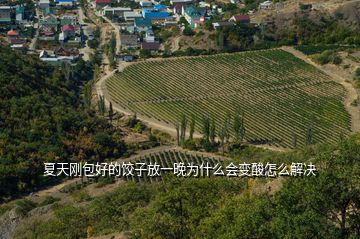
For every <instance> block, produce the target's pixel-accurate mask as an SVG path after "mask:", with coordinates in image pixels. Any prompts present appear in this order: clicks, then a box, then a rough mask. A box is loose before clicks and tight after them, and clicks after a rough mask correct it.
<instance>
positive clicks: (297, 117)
mask: <svg viewBox="0 0 360 239" xmlns="http://www.w3.org/2000/svg"><path fill="white" fill-rule="evenodd" d="M106 85H107V89H108V91H109V94H110V96H111V99H112V101H113V102H115V103H117V104H118V105H119V106H121V107H123V108H125V109H127V110H130V111H132V112H134V113H137V114H138V115H145V116H147V117H150V118H152V119H154V120H155V121H161V122H163V123H166V124H169V125H170V126H173V125H174V124H175V123H176V122H178V121H179V119H180V116H181V115H182V114H185V115H186V116H188V117H190V115H191V114H194V115H195V116H196V122H197V123H196V129H197V131H199V132H201V126H202V125H201V121H202V118H203V116H205V115H206V116H210V117H214V118H215V122H216V124H217V129H219V128H220V126H222V125H223V122H224V120H225V118H226V114H227V112H230V114H233V113H234V112H235V109H236V107H239V108H240V109H241V110H242V111H243V112H244V115H245V128H246V137H245V138H246V140H247V141H249V142H252V143H259V142H267V143H269V144H273V145H278V146H283V147H293V141H294V138H295V137H296V139H297V146H300V145H304V144H305V142H306V132H307V131H308V129H309V128H311V129H312V131H313V138H314V142H315V143H323V142H335V141H337V140H338V139H339V137H340V135H344V134H347V133H349V131H350V117H349V114H348V113H347V111H346V110H345V107H344V105H343V98H344V95H345V90H344V89H343V87H342V86H341V85H339V84H337V83H335V82H333V81H332V80H331V79H330V77H329V76H327V75H326V74H324V73H322V72H320V71H319V70H317V69H316V68H315V67H313V66H311V65H309V64H307V63H305V62H304V61H302V60H300V59H298V58H296V57H294V56H293V55H291V54H290V53H287V52H285V51H282V50H278V49H275V50H265V51H255V52H244V53H236V54H221V55H213V56H201V57H191V58H189V57H187V58H175V59H167V60H162V61H147V62H141V63H138V64H133V65H130V66H129V67H127V68H125V70H124V71H123V72H122V73H118V74H116V75H115V76H113V77H112V78H110V79H108V80H107V82H106Z"/></svg>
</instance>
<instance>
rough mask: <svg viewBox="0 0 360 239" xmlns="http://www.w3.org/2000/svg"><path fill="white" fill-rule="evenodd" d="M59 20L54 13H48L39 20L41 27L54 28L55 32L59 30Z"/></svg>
mask: <svg viewBox="0 0 360 239" xmlns="http://www.w3.org/2000/svg"><path fill="white" fill-rule="evenodd" d="M58 24H59V21H58V20H57V18H56V17H55V16H53V15H48V16H46V17H45V18H43V19H41V20H40V21H39V26H40V29H43V28H52V29H53V30H54V31H55V32H56V31H57V30H58Z"/></svg>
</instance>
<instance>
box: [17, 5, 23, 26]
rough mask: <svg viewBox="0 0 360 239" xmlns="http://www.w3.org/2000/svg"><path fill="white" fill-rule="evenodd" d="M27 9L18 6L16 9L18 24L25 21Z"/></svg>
mask: <svg viewBox="0 0 360 239" xmlns="http://www.w3.org/2000/svg"><path fill="white" fill-rule="evenodd" d="M24 13H25V7H24V6H22V5H17V6H16V7H15V14H16V15H15V20H16V23H21V22H23V20H24Z"/></svg>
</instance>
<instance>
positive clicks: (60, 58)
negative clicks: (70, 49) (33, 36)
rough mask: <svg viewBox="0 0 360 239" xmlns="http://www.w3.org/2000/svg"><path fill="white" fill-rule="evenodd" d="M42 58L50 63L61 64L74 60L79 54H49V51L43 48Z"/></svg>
mask: <svg viewBox="0 0 360 239" xmlns="http://www.w3.org/2000/svg"><path fill="white" fill-rule="evenodd" d="M39 58H40V60H42V61H44V62H47V63H50V64H52V65H60V64H62V62H69V63H71V62H74V61H75V60H76V59H78V58H79V56H73V55H71V56H56V55H55V54H49V53H48V52H47V51H45V50H43V51H41V52H40V54H39Z"/></svg>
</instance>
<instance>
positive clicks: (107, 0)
mask: <svg viewBox="0 0 360 239" xmlns="http://www.w3.org/2000/svg"><path fill="white" fill-rule="evenodd" d="M110 5H111V0H95V6H96V7H99V8H101V7H105V6H110Z"/></svg>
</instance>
